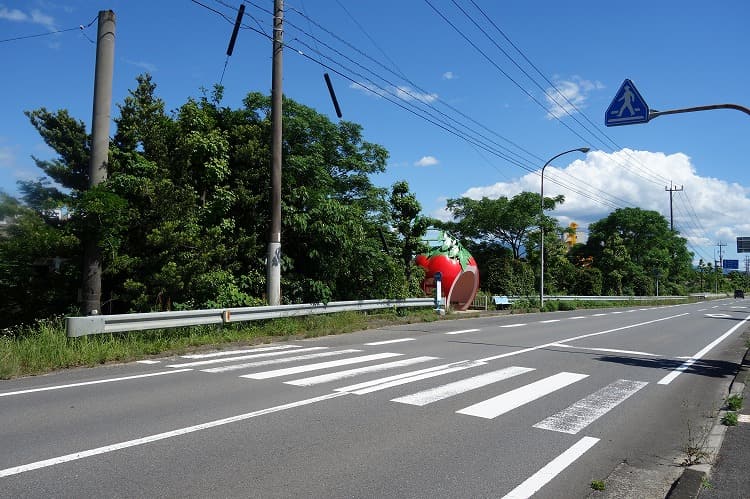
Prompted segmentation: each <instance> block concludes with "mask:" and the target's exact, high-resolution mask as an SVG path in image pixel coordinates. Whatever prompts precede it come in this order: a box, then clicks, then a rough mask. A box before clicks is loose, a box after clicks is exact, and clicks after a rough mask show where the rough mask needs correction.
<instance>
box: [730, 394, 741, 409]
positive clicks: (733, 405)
mask: <svg viewBox="0 0 750 499" xmlns="http://www.w3.org/2000/svg"><path fill="white" fill-rule="evenodd" d="M727 409H729V410H730V411H739V410H740V409H742V395H732V396H731V397H729V398H728V399H727Z"/></svg>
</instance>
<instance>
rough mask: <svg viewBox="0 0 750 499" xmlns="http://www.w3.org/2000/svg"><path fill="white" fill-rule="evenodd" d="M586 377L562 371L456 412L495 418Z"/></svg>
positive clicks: (586, 375)
mask: <svg viewBox="0 0 750 499" xmlns="http://www.w3.org/2000/svg"><path fill="white" fill-rule="evenodd" d="M584 378H588V374H578V373H568V372H562V373H558V374H555V375H553V376H550V377H548V378H544V379H540V380H539V381H535V382H533V383H529V384H528V385H526V386H522V387H520V388H516V389H515V390H511V391H509V392H506V393H503V394H501V395H498V396H497V397H492V398H491V399H487V400H485V401H483V402H479V403H478V404H474V405H470V406H469V407H465V408H463V409H461V410H460V411H456V412H457V413H458V414H466V415H467V416H476V417H478V418H485V419H495V418H496V417H498V416H500V415H502V414H505V413H506V412H509V411H512V410H513V409H516V408H518V407H520V406H522V405H524V404H528V403H529V402H532V401H534V400H536V399H538V398H541V397H544V396H545V395H549V394H550V393H552V392H554V391H555V390H559V389H561V388H564V387H566V386H568V385H570V384H572V383H575V382H576V381H580V380H582V379H584Z"/></svg>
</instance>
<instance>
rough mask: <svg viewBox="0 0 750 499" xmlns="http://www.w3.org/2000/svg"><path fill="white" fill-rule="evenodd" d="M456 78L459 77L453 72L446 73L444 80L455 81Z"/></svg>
mask: <svg viewBox="0 0 750 499" xmlns="http://www.w3.org/2000/svg"><path fill="white" fill-rule="evenodd" d="M456 78H457V77H456V75H455V74H454V73H453V71H446V72H445V73H443V79H444V80H455V79H456Z"/></svg>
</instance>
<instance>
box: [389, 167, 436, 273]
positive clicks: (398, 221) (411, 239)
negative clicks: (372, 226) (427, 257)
mask: <svg viewBox="0 0 750 499" xmlns="http://www.w3.org/2000/svg"><path fill="white" fill-rule="evenodd" d="M390 206H391V210H390V215H391V221H392V223H393V228H394V229H395V231H396V234H397V235H398V238H399V239H398V241H397V243H398V245H399V247H400V248H399V249H400V251H399V255H398V256H399V259H400V262H401V264H402V265H403V267H404V275H405V276H406V280H407V282H410V281H411V277H412V270H413V269H414V263H413V261H414V257H415V256H416V255H417V254H419V253H422V252H424V251H425V250H426V244H425V243H424V242H423V241H422V240H423V238H424V236H425V234H426V233H427V229H428V228H429V226H430V225H431V223H432V221H431V220H430V219H428V218H427V217H423V216H421V215H420V213H421V211H422V206H421V205H420V204H419V201H417V197H416V196H415V195H414V194H412V193H411V192H409V184H408V183H407V182H405V181H400V182H396V183H395V184H393V186H392V187H391V196H390Z"/></svg>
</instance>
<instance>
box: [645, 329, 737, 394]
mask: <svg viewBox="0 0 750 499" xmlns="http://www.w3.org/2000/svg"><path fill="white" fill-rule="evenodd" d="M748 320H750V315H748V316H747V317H745V319H744V320H743V321H742V322H740V323H738V324H735V325H734V326H733V327H732V328H731V329H730V330H729V331H727V332H726V333H724V334H722V335H721V336H719V337H718V338H716V339H715V340H714V341H712V342H711V343H709V344H708V345H706V346H705V348H703V349H702V350H701V351H700V352H698V353H696V354H695V355H693V356H692V357H691V358H690V359H688V360H687V361H685V362H684V363H683V364H682V365H681V366H680V367H678V368H677V369H675V370H674V371H672V372H671V373H669V374H667V375H666V376H664V377H663V378H662V379H661V380H659V382H658V384H659V385H668V384H670V383H671V382H672V381H674V379H675V378H676V377H677V376H679V375H680V374H681V373H682V372H684V371H686V370H687V368H688V367H690V366H692V365H693V364H695V362H696V361H697V360H700V359H701V358H702V357H703V356H704V355H706V354H707V353H708V352H710V351H711V350H712V349H713V348H714V347H715V346H716V345H718V344H719V343H721V342H722V341H724V340H725V339H726V338H727V337H728V336H729V335H731V334H732V333H734V332H735V331H737V330H738V329H739V328H741V327H742V326H744V325H745V323H746V322H747V321H748Z"/></svg>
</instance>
